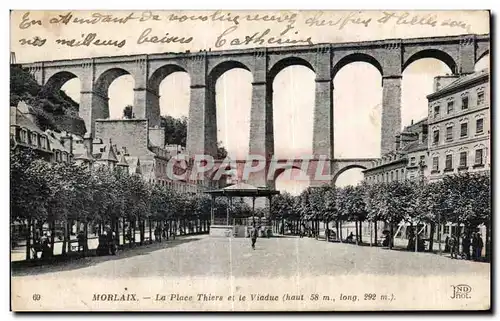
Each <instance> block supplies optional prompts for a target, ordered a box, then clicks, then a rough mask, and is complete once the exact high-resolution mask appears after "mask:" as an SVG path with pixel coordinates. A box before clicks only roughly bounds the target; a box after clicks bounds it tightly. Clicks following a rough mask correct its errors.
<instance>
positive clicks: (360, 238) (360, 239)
mask: <svg viewBox="0 0 500 321" xmlns="http://www.w3.org/2000/svg"><path fill="white" fill-rule="evenodd" d="M359 243H361V244H363V221H359Z"/></svg>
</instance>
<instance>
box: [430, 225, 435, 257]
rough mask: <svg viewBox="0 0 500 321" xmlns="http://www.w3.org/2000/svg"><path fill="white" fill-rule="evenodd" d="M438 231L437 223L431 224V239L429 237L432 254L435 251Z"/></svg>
mask: <svg viewBox="0 0 500 321" xmlns="http://www.w3.org/2000/svg"><path fill="white" fill-rule="evenodd" d="M435 230H436V223H431V232H430V234H431V235H430V237H429V252H432V251H433V250H434V233H435Z"/></svg>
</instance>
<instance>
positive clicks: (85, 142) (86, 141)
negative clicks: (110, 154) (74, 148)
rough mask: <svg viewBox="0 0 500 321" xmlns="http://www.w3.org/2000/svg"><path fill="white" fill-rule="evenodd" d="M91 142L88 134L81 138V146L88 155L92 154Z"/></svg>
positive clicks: (90, 136)
mask: <svg viewBox="0 0 500 321" xmlns="http://www.w3.org/2000/svg"><path fill="white" fill-rule="evenodd" d="M92 142H93V139H92V135H91V134H90V133H86V134H85V136H84V137H83V146H84V147H85V148H86V149H87V150H88V151H89V153H90V155H93V154H94V150H93V146H92Z"/></svg>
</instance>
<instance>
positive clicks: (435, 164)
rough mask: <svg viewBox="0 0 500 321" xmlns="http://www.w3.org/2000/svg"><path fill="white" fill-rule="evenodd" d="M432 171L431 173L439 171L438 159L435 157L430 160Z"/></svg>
mask: <svg viewBox="0 0 500 321" xmlns="http://www.w3.org/2000/svg"><path fill="white" fill-rule="evenodd" d="M432 170H433V171H438V170H439V157H437V156H436V157H433V158H432Z"/></svg>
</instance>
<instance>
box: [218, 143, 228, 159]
mask: <svg viewBox="0 0 500 321" xmlns="http://www.w3.org/2000/svg"><path fill="white" fill-rule="evenodd" d="M226 157H227V150H226V148H225V147H224V146H222V142H217V159H224V158H226Z"/></svg>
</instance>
